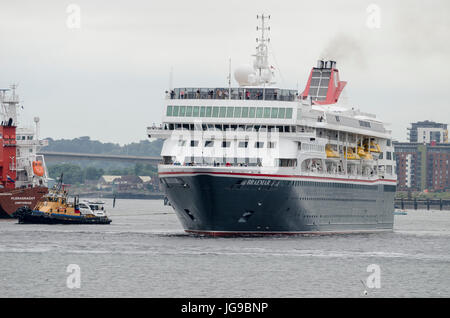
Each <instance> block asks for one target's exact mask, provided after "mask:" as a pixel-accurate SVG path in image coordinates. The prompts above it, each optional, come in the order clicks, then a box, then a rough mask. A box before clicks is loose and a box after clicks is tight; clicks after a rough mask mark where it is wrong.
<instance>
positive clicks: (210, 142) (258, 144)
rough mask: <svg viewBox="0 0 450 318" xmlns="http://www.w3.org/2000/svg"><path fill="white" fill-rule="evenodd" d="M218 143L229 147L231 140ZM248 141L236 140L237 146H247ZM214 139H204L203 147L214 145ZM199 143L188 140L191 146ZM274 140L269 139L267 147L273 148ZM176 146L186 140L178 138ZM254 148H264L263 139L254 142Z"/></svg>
mask: <svg viewBox="0 0 450 318" xmlns="http://www.w3.org/2000/svg"><path fill="white" fill-rule="evenodd" d="M217 142H218V143H221V147H222V148H230V146H231V141H217ZM248 143H249V142H248V141H239V142H238V147H239V148H248ZM214 144H215V141H214V140H206V141H205V143H204V147H205V148H211V147H214ZM198 145H199V141H198V140H191V141H190V146H191V147H198ZM276 145H277V144H276V142H274V141H269V142H267V148H270V149H272V148H275V147H276ZM178 146H180V147H184V146H186V140H178ZM254 147H255V148H258V149H260V148H264V142H263V141H257V142H255V144H254Z"/></svg>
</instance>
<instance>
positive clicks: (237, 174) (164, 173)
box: [158, 171, 397, 183]
mask: <svg viewBox="0 0 450 318" xmlns="http://www.w3.org/2000/svg"><path fill="white" fill-rule="evenodd" d="M158 174H159V175H180V174H186V175H189V174H217V175H231V176H248V177H271V178H299V179H315V180H333V181H352V182H366V183H374V182H377V181H386V182H397V180H392V179H376V180H360V179H343V178H330V177H318V176H299V175H283V174H257V173H239V172H219V171H211V172H205V171H167V172H159V173H158Z"/></svg>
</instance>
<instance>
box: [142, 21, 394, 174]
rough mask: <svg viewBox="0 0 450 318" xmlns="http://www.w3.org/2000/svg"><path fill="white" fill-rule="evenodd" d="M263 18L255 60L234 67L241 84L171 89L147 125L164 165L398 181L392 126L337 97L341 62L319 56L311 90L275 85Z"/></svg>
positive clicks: (171, 168) (168, 168)
mask: <svg viewBox="0 0 450 318" xmlns="http://www.w3.org/2000/svg"><path fill="white" fill-rule="evenodd" d="M260 18H261V26H260V27H259V29H260V30H261V36H260V38H259V39H258V40H257V43H258V46H257V52H256V54H255V55H254V56H255V61H254V63H253V67H249V66H242V67H239V68H238V69H237V70H236V71H235V73H234V75H235V79H236V81H237V82H238V83H239V84H240V85H239V87H222V88H175V89H174V90H172V91H171V92H168V93H167V95H166V99H165V102H164V115H163V120H162V124H161V126H160V127H148V130H147V132H148V136H149V137H151V138H162V139H165V142H164V146H163V149H162V152H161V156H162V157H163V163H162V165H161V166H160V171H169V172H170V171H176V170H177V169H182V168H183V167H187V166H188V167H201V168H202V169H203V170H207V169H211V171H213V170H217V169H219V170H222V169H232V170H233V171H247V170H251V171H258V172H260V173H268V174H271V173H272V174H290V175H318V176H329V177H339V178H347V179H348V178H352V179H361V180H364V179H370V180H377V179H380V178H381V179H389V180H396V174H395V161H394V156H393V153H394V148H393V146H392V143H391V131H389V130H388V129H386V128H385V125H384V124H383V123H382V122H381V121H379V120H377V119H376V116H375V115H373V114H368V113H364V112H361V111H360V110H358V109H356V108H354V107H348V106H347V105H344V104H343V103H341V102H340V101H339V100H338V97H339V94H340V92H341V91H342V89H343V88H344V86H345V82H340V81H339V77H338V70H337V69H336V62H334V61H319V63H318V66H317V67H315V68H313V70H312V71H311V76H310V79H309V81H308V84H307V90H305V92H308V94H305V92H304V93H303V94H299V92H298V91H297V90H289V89H280V88H278V87H276V86H274V84H275V83H274V72H273V69H272V68H271V67H270V66H269V64H268V50H267V45H266V44H267V41H268V40H269V39H267V38H266V37H265V31H267V30H269V28H268V27H267V17H266V16H264V15H263V16H261V17H260ZM331 95H332V96H331ZM330 100H331V101H332V102H330Z"/></svg>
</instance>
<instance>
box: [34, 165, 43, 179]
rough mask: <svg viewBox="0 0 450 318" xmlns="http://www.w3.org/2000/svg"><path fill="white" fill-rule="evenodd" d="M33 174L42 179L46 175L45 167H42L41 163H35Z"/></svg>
mask: <svg viewBox="0 0 450 318" xmlns="http://www.w3.org/2000/svg"><path fill="white" fill-rule="evenodd" d="M33 172H34V174H35V175H36V176H38V177H42V176H43V175H44V167H42V162H41V161H33Z"/></svg>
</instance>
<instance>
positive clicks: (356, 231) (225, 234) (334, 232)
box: [185, 229, 393, 236]
mask: <svg viewBox="0 0 450 318" xmlns="http://www.w3.org/2000/svg"><path fill="white" fill-rule="evenodd" d="M392 231H393V230H392V229H373V230H353V231H351V230H349V231H302V232H250V231H248V232H238V231H236V232H234V231H230V232H226V231H224V232H221V231H196V230H185V232H186V233H190V234H198V235H209V236H263V235H272V236H273V235H335V234H358V233H378V232H392Z"/></svg>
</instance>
